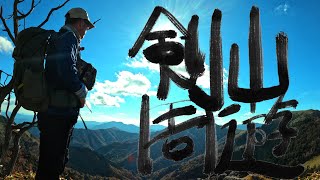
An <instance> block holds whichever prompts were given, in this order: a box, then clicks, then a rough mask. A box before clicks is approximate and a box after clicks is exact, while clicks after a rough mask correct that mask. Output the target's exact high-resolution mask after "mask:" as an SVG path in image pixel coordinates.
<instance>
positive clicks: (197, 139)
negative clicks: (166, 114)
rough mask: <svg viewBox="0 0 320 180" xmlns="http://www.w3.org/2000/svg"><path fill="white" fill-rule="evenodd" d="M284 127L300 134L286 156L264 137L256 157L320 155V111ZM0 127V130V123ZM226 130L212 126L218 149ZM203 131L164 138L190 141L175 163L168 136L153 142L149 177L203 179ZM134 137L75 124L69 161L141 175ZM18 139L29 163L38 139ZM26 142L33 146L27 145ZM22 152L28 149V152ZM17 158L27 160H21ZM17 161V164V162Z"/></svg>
mask: <svg viewBox="0 0 320 180" xmlns="http://www.w3.org/2000/svg"><path fill="white" fill-rule="evenodd" d="M279 123H280V119H274V120H273V122H272V123H271V124H269V125H262V126H261V127H260V128H261V129H263V130H264V131H265V132H266V134H267V135H268V134H270V133H272V132H274V131H276V130H277V128H278V125H279ZM96 126H98V124H96ZM257 126H259V125H257ZM288 126H289V127H293V128H296V129H297V130H298V135H297V137H296V138H294V139H292V141H291V143H290V146H289V148H288V151H287V153H286V154H285V155H284V156H282V157H280V158H275V157H273V155H272V148H273V147H274V146H275V145H276V144H278V143H279V140H276V141H267V142H266V143H265V144H264V145H263V146H261V147H256V151H255V158H256V159H258V160H264V161H268V162H273V163H277V164H283V165H297V164H303V163H305V162H306V161H308V160H310V159H312V158H313V157H316V156H318V155H320V139H319V136H320V131H319V129H320V111H318V110H307V111H294V112H293V118H292V120H291V122H290V124H289V125H288ZM93 127H94V126H93ZM245 129H246V127H245ZM0 130H1V131H3V129H1V127H0ZM227 130H228V129H227V128H226V129H221V127H220V126H219V125H216V133H217V139H218V144H219V148H218V151H219V154H220V153H221V151H222V149H223V147H224V143H225V139H226V134H227ZM205 131H206V130H205V128H201V129H198V128H191V129H188V130H186V131H184V132H181V133H179V134H176V135H173V136H171V137H169V138H168V140H169V141H170V140H173V139H175V138H178V137H181V136H189V137H191V139H192V140H193V142H194V152H193V154H192V155H191V156H190V157H188V158H186V159H183V160H182V161H179V162H175V161H171V160H168V159H166V158H165V157H163V155H162V146H163V143H164V142H165V140H166V139H162V140H160V141H158V142H156V143H155V144H153V145H152V146H151V148H150V156H151V159H152V160H153V173H152V174H151V175H150V176H149V178H147V179H197V178H205V177H206V176H205V175H204V174H203V173H202V170H203V162H204V160H203V156H204V152H205ZM158 133H160V132H159V131H158V132H152V133H151V138H152V137H154V136H155V135H156V134H158ZM246 136H247V132H246V131H243V130H237V131H236V137H235V144H234V148H233V149H234V151H233V156H232V159H234V160H235V159H242V153H243V150H244V147H245V143H246ZM257 138H259V136H258V137H257ZM138 139H139V134H138V133H131V132H126V131H123V130H120V129H118V128H109V129H99V130H92V129H90V130H84V129H75V130H74V134H73V138H72V142H71V146H72V147H71V148H70V151H71V154H70V162H69V163H68V165H67V166H68V167H70V168H72V169H73V170H75V171H76V172H79V173H84V174H86V173H87V174H90V175H92V176H95V175H98V176H104V177H105V176H108V177H117V178H120V179H139V178H140V177H139V175H138V174H137V163H136V160H137V150H138ZM21 144H22V153H24V154H23V157H24V158H25V157H29V158H31V157H32V158H33V161H32V162H34V161H35V160H36V156H37V150H36V148H35V147H36V146H37V145H38V140H37V139H36V138H32V136H30V134H29V135H28V136H26V138H24V139H23V143H21ZM28 147H29V148H28ZM30 147H32V148H31V149H30ZM179 148H181V146H179ZM182 148H183V146H182ZM29 151H30V152H29ZM25 154H28V156H26V155H25ZM21 162H24V163H26V162H25V160H24V161H21ZM22 164H23V163H22ZM17 166H20V164H18V165H17ZM24 166H25V165H24Z"/></svg>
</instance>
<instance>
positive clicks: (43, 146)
mask: <svg viewBox="0 0 320 180" xmlns="http://www.w3.org/2000/svg"><path fill="white" fill-rule="evenodd" d="M77 118H78V115H77V114H72V113H71V114H69V115H63V116H56V115H54V116H52V115H49V114H48V112H44V113H38V128H39V130H40V148H39V151H40V154H39V162H38V169H37V174H36V180H58V179H59V175H61V174H62V173H63V171H64V168H65V165H66V163H67V162H68V159H69V157H68V155H69V152H68V151H69V150H68V147H69V144H70V138H71V136H72V131H73V126H74V124H75V123H76V122H77Z"/></svg>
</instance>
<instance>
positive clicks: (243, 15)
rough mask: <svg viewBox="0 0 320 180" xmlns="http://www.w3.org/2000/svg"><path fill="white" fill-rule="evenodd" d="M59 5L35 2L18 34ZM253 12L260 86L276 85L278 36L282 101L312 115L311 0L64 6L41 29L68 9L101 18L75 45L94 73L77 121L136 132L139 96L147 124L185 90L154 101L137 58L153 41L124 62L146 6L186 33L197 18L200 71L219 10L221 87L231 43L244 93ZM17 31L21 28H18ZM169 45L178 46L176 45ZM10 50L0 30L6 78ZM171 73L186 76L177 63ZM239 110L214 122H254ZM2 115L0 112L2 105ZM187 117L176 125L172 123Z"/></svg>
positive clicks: (314, 11)
mask: <svg viewBox="0 0 320 180" xmlns="http://www.w3.org/2000/svg"><path fill="white" fill-rule="evenodd" d="M61 3H63V1H62V0H59V1H55V3H53V1H42V2H41V4H39V6H38V7H36V9H35V10H34V11H33V13H32V14H31V15H30V16H29V17H28V18H27V19H26V22H25V23H26V27H29V26H37V25H38V24H40V23H41V22H42V21H43V20H44V19H45V17H46V16H47V13H48V12H49V10H50V9H49V8H52V7H55V6H57V5H59V4H61ZM0 5H2V6H3V11H4V16H5V17H7V16H8V15H9V13H10V12H11V9H12V2H11V0H2V1H1V2H0ZM253 5H255V6H257V7H259V9H260V21H261V27H262V47H263V61H264V62H263V63H264V74H263V76H264V77H263V80H264V82H263V84H264V87H270V86H274V85H278V83H279V82H278V77H277V64H276V44H275V37H276V35H277V34H278V33H279V32H280V31H283V32H285V33H286V34H287V36H288V39H289V44H288V47H289V48H288V62H289V78H290V86H289V89H288V91H287V94H286V96H285V98H284V100H291V99H296V100H298V102H299V105H298V107H297V110H307V109H320V103H319V102H320V84H319V83H318V80H317V78H318V76H319V75H320V74H319V72H318V68H319V67H318V66H319V65H320V63H319V57H318V52H319V49H318V48H319V45H318V43H319V42H320V35H319V32H320V25H319V23H317V20H318V19H319V18H320V13H319V11H318V8H317V7H318V6H319V5H320V4H319V2H317V1H315V0H313V1H308V2H305V1H301V0H296V1H294V0H270V1H256V0H251V1H240V0H198V1H193V0H139V1H133V0H131V1H129V0H117V1H116V0H108V1H103V0H96V1H84V0H83V1H76V0H71V1H70V2H69V3H68V4H67V5H66V6H65V7H63V8H62V9H60V10H59V11H56V12H54V14H53V15H52V16H51V19H50V20H49V22H48V23H47V24H46V25H45V26H44V28H46V29H54V30H56V31H58V30H59V28H60V27H61V26H62V25H63V23H64V14H65V13H66V12H67V11H68V10H69V9H70V8H72V7H83V8H85V9H86V10H87V11H88V13H89V16H90V18H91V20H92V21H95V20H97V19H99V18H101V21H99V22H98V23H97V24H96V27H95V28H94V29H92V30H90V31H88V32H87V34H86V37H85V39H84V40H83V41H82V42H81V44H82V46H84V47H85V50H84V51H83V52H82V57H83V59H85V60H86V61H88V62H91V63H92V64H93V65H94V66H95V67H96V68H97V70H98V75H97V81H96V82H97V83H96V85H95V88H94V89H93V90H92V91H91V92H90V93H89V95H88V98H87V101H88V105H89V106H90V107H91V109H92V113H91V112H90V111H89V110H88V109H87V108H84V109H82V110H81V115H82V116H83V118H84V119H85V120H87V121H121V122H124V123H127V124H136V125H138V124H139V115H140V106H141V96H142V95H143V94H145V93H147V94H149V95H150V107H151V108H152V109H151V111H150V115H151V120H153V119H155V118H156V117H157V116H159V115H160V114H162V113H164V112H166V111H167V110H168V105H163V106H158V105H161V104H167V103H170V102H175V101H180V100H187V99H188V93H187V91H186V90H182V89H179V88H177V87H176V86H175V85H174V84H173V83H171V89H170V92H169V96H168V99H167V100H166V101H160V100H158V99H157V98H156V96H155V95H156V91H157V86H158V83H159V66H158V65H156V64H151V63H148V62H147V61H146V60H145V59H144V58H143V54H142V50H143V49H145V48H147V47H148V46H150V45H151V44H152V43H154V42H145V43H144V45H143V47H142V49H140V51H139V52H138V54H137V56H136V57H134V58H129V57H128V50H129V49H130V48H131V47H132V46H133V44H134V42H135V41H136V39H137V38H138V36H139V34H140V32H141V30H142V29H143V27H144V25H145V24H146V22H147V20H148V18H149V16H150V15H151V13H152V11H153V9H154V7H155V6H162V7H164V8H166V9H167V10H168V11H169V12H171V13H172V14H173V15H174V16H175V17H176V18H177V19H178V20H179V21H180V22H181V23H182V24H183V26H184V27H185V28H187V25H188V22H189V21H190V19H191V16H192V15H195V14H196V15H198V16H199V29H198V30H199V46H200V48H201V50H202V51H203V52H204V53H205V54H206V60H205V63H206V65H208V64H209V54H210V53H209V40H210V26H211V16H212V13H213V11H214V9H220V10H221V11H222V25H221V35H222V51H223V63H224V68H225V73H224V75H225V78H224V79H225V83H226V82H227V77H228V69H229V53H230V47H231V45H232V44H233V43H237V44H238V45H239V47H240V76H239V77H240V79H239V85H240V86H241V87H245V88H248V87H249V68H248V64H249V59H248V54H249V51H248V34H249V14H250V9H251V7H252V6H253ZM29 6H30V0H29V1H27V0H26V1H25V2H24V3H22V4H21V6H20V8H21V9H22V11H23V12H26V11H27V8H29ZM8 25H9V27H12V23H11V21H10V20H8ZM0 27H1V28H3V26H2V23H0ZM20 29H23V24H22V25H21V28H20ZM169 29H173V30H176V29H175V28H174V26H173V25H172V24H171V23H170V22H169V20H167V19H166V18H165V17H164V16H163V15H162V16H161V17H160V18H159V19H158V21H157V23H156V26H155V27H154V28H153V30H169ZM176 31H177V30H176ZM177 32H178V31H177ZM180 36H181V33H179V32H178V37H180ZM175 40H176V41H180V42H181V43H184V42H183V41H182V40H180V39H178V38H176V39H175ZM12 49H13V46H12V43H11V42H10V41H9V38H8V35H7V34H6V32H3V31H0V69H1V70H4V71H5V72H8V73H10V74H12V68H13V59H12V58H11V52H12ZM206 68H208V66H206ZM173 69H174V70H175V71H176V72H179V73H181V74H184V75H186V72H185V70H184V66H183V64H182V65H179V66H178V67H174V68H173ZM206 70H208V69H206ZM2 82H3V78H2ZM197 84H198V85H199V86H200V87H201V88H203V89H204V90H205V91H206V92H207V93H208V92H209V75H208V73H205V74H204V76H203V77H201V78H199V80H198V82H197ZM225 85H226V84H225ZM224 91H225V96H224V100H225V105H224V107H226V106H228V105H231V104H232V103H237V102H233V101H231V100H230V98H229V96H228V94H227V86H225V87H224ZM275 101H276V99H272V100H268V101H265V102H261V103H258V104H257V111H256V114H260V113H267V112H268V110H269V109H270V108H271V107H272V105H273V103H274V102H275ZM191 104H192V105H194V104H193V103H192V102H184V103H177V104H174V107H181V106H185V105H191ZM239 104H240V105H241V111H240V112H238V113H237V114H235V115H232V116H229V117H225V118H223V119H222V118H216V123H217V124H224V123H225V122H228V121H229V120H231V119H232V118H235V119H236V120H237V121H238V123H240V122H241V121H242V120H245V119H247V118H249V117H251V116H253V115H255V114H250V113H249V112H250V109H249V107H250V105H249V104H245V103H239ZM156 106H158V107H156ZM153 107H156V108H153ZM196 107H197V106H196ZM2 109H3V110H4V106H2ZM197 109H198V110H199V111H197V115H200V114H203V113H204V112H203V111H202V110H201V109H200V108H199V107H197ZM290 110H293V109H290ZM20 113H21V114H32V112H28V111H26V110H21V111H20ZM215 114H217V113H215ZM191 117H192V116H184V117H181V118H178V119H177V122H181V121H184V120H187V119H189V118H191ZM259 121H260V122H261V121H262V119H259V120H258V121H257V122H259ZM164 124H165V123H164Z"/></svg>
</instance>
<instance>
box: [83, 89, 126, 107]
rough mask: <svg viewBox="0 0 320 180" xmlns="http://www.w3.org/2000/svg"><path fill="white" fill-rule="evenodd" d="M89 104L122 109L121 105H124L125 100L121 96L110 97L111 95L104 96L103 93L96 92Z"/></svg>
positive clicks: (91, 96)
mask: <svg viewBox="0 0 320 180" xmlns="http://www.w3.org/2000/svg"><path fill="white" fill-rule="evenodd" d="M89 102H90V103H93V104H94V105H106V106H114V107H120V103H124V102H125V100H124V99H123V98H121V97H119V96H110V95H109V94H104V93H103V92H95V93H93V94H92V95H90V98H89Z"/></svg>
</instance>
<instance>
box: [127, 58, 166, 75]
mask: <svg viewBox="0 0 320 180" xmlns="http://www.w3.org/2000/svg"><path fill="white" fill-rule="evenodd" d="M127 60H128V61H130V62H129V63H126V64H125V65H126V66H128V67H132V68H146V69H149V70H151V71H153V72H159V71H160V69H159V64H154V63H151V62H150V61H148V60H147V59H146V58H145V57H144V56H143V55H141V54H139V55H138V56H137V57H134V58H132V59H130V58H129V57H127Z"/></svg>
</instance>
